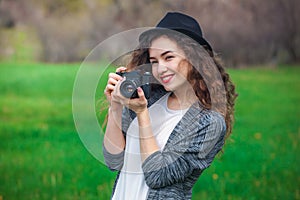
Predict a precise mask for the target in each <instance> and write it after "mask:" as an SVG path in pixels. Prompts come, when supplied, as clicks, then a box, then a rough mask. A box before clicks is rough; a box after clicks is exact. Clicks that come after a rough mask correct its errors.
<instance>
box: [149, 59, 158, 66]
mask: <svg viewBox="0 0 300 200" xmlns="http://www.w3.org/2000/svg"><path fill="white" fill-rule="evenodd" d="M150 63H151V65H157V64H158V62H157V61H156V60H152V61H150Z"/></svg>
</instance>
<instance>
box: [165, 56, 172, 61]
mask: <svg viewBox="0 0 300 200" xmlns="http://www.w3.org/2000/svg"><path fill="white" fill-rule="evenodd" d="M173 58H174V56H171V55H170V56H166V58H165V59H166V60H168V61H169V60H172V59H173Z"/></svg>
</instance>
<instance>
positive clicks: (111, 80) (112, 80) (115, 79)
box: [104, 67, 126, 107]
mask: <svg viewBox="0 0 300 200" xmlns="http://www.w3.org/2000/svg"><path fill="white" fill-rule="evenodd" d="M125 70H126V67H118V68H117V69H116V72H123V71H125ZM122 79H123V77H122V76H120V75H118V74H116V73H109V75H108V81H107V84H106V87H105V90H104V94H105V96H106V99H107V100H108V101H109V104H110V107H115V106H117V107H120V106H122V105H121V103H120V102H118V101H116V100H115V99H113V98H112V93H113V92H114V90H115V89H116V86H117V84H118V83H119V81H122Z"/></svg>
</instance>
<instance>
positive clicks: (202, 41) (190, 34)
mask: <svg viewBox="0 0 300 200" xmlns="http://www.w3.org/2000/svg"><path fill="white" fill-rule="evenodd" d="M172 31H174V33H176V32H178V33H181V34H184V35H185V36H188V37H190V38H192V39H193V40H195V41H196V42H198V43H199V44H200V45H202V46H207V48H208V49H209V50H210V51H211V52H213V50H212V47H211V45H210V44H209V43H208V42H207V41H206V40H205V39H204V38H203V37H201V36H199V35H197V34H195V33H194V32H192V31H189V30H186V29H168V28H158V27H156V28H153V29H149V30H147V31H145V32H143V33H141V35H140V36H139V41H140V42H141V41H142V40H143V38H144V37H146V36H147V35H150V34H155V33H161V34H164V33H166V32H172Z"/></svg>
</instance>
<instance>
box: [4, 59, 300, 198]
mask: <svg viewBox="0 0 300 200" xmlns="http://www.w3.org/2000/svg"><path fill="white" fill-rule="evenodd" d="M78 69H79V64H68V65H65V64H60V65H49V64H24V63H22V64H21V63H0V199H1V197H2V198H3V199H63V200H65V199H109V197H110V195H111V190H112V185H113V181H114V178H115V175H116V174H115V173H111V172H110V171H109V170H108V169H107V168H106V167H105V166H104V165H103V164H102V163H100V162H99V161H98V160H97V159H95V158H94V157H93V156H92V155H90V153H89V152H88V151H87V150H86V149H85V147H84V145H83V143H82V142H81V141H80V139H79V136H78V134H77V132H76V129H75V126H74V121H73V116H72V91H73V84H74V80H75V77H76V73H77V71H78ZM299 73H300V68H299V67H298V68H296V67H288V66H281V67H279V68H276V69H259V68H255V69H242V70H230V74H231V75H232V79H233V80H234V82H235V83H236V85H237V91H238V93H239V97H238V100H237V105H236V117H235V118H236V123H235V127H234V131H233V134H232V136H231V137H230V138H229V139H228V141H227V143H226V146H225V148H224V153H223V154H222V155H219V156H218V158H216V160H215V161H214V163H213V164H212V166H211V167H210V168H209V169H207V170H206V171H205V172H204V173H203V175H202V176H201V177H200V179H199V181H198V182H197V184H196V186H195V188H194V191H193V199H195V200H196V199H300V189H299V188H300V187H299V186H300V170H299V164H300V163H299V156H298V155H297V154H298V153H300V149H299V139H300V123H299V117H300V109H299V105H298V103H299V102H300V93H299V91H300V79H299ZM100 88H101V87H100ZM99 91H100V92H99ZM99 91H97V94H96V98H100V97H101V94H102V91H103V90H102V88H101V89H99ZM99 145H100V144H99Z"/></svg>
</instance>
